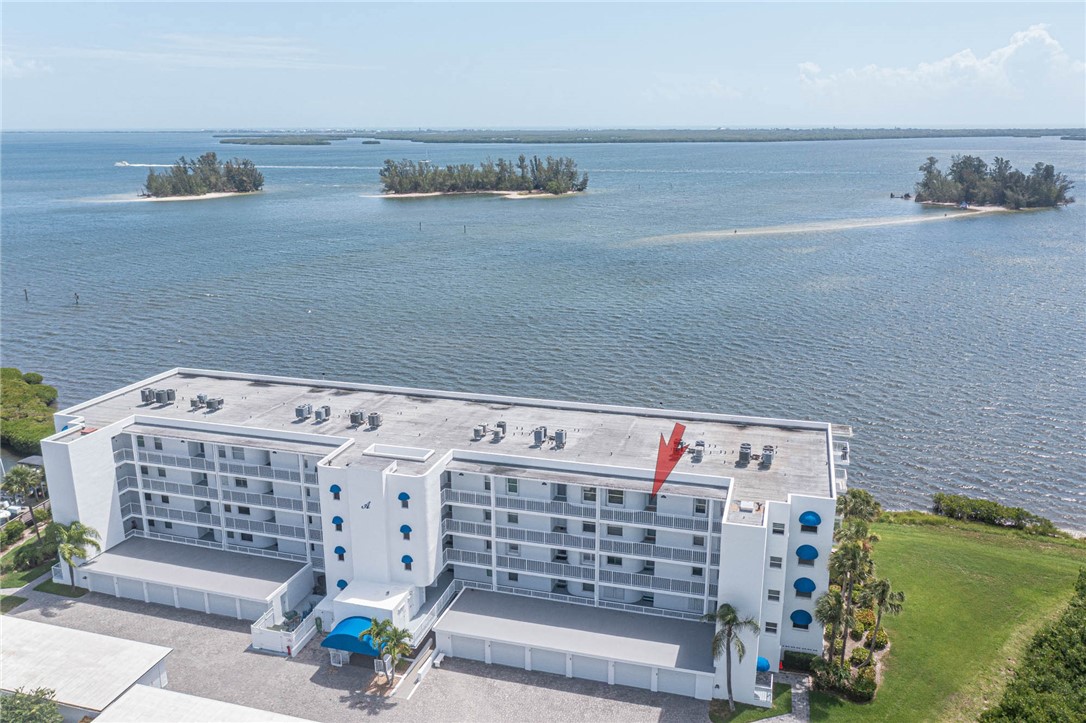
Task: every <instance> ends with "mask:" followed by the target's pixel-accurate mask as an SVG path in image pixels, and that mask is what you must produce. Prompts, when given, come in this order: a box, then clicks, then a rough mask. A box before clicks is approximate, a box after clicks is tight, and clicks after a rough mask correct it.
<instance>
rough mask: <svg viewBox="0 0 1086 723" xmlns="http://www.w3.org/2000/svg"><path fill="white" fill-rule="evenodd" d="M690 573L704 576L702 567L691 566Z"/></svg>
mask: <svg viewBox="0 0 1086 723" xmlns="http://www.w3.org/2000/svg"><path fill="white" fill-rule="evenodd" d="M690 574H691V575H693V576H694V577H705V568H704V567H692V568H690Z"/></svg>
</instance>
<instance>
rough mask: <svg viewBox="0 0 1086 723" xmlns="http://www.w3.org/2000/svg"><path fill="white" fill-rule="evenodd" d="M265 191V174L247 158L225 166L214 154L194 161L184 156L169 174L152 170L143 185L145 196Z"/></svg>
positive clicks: (210, 153) (236, 159) (171, 168)
mask: <svg viewBox="0 0 1086 723" xmlns="http://www.w3.org/2000/svg"><path fill="white" fill-rule="evenodd" d="M263 187H264V174H262V173H261V172H260V171H258V170H257V168H256V166H255V165H253V162H252V161H250V160H249V159H248V158H235V159H234V160H232V161H226V163H222V162H221V161H219V159H218V157H217V156H216V155H215V153H214V152H208V153H205V154H204V155H202V156H200V157H199V158H197V159H195V160H188V159H186V158H185V157H184V156H181V158H179V159H178V160H177V162H176V163H174V164H173V165H172V166H171V167H170V168H169V170H166V171H163V172H162V173H156V172H155V169H153V168H152V169H151V170H150V171H149V172H148V173H147V182H146V183H145V184H144V188H145V195H147V196H152V197H154V198H162V197H164V196H203V195H204V194H206V193H249V192H251V191H259V190H260V189H261V188H263Z"/></svg>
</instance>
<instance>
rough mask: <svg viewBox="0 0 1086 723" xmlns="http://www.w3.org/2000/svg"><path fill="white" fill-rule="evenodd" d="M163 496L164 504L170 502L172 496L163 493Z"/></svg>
mask: <svg viewBox="0 0 1086 723" xmlns="http://www.w3.org/2000/svg"><path fill="white" fill-rule="evenodd" d="M161 497H162V504H164V505H168V504H170V498H169V496H168V495H161Z"/></svg>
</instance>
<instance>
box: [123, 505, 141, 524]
mask: <svg viewBox="0 0 1086 723" xmlns="http://www.w3.org/2000/svg"><path fill="white" fill-rule="evenodd" d="M142 514H143V510H142V509H141V508H140V506H139V504H138V503H131V502H130V503H128V504H127V505H121V519H122V520H123V519H124V518H126V517H133V516H135V517H139V516H141V515H142Z"/></svg>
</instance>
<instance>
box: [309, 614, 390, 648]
mask: <svg viewBox="0 0 1086 723" xmlns="http://www.w3.org/2000/svg"><path fill="white" fill-rule="evenodd" d="M371 622H372V621H371V620H370V619H369V618H364V617H361V616H359V617H353V618H346V619H345V620H340V621H339V623H338V624H337V625H336V627H334V628H333V629H332V632H330V633H328V637H327V638H325V639H324V642H323V643H321V647H322V648H334V649H335V650H346V651H348V652H351V653H362V654H363V655H368V656H370V657H371V658H376V657H377V648H375V647H373V638H371V637H370V636H369V635H362V634H363V633H365V632H366V631H367V630H369V629H370V623H371ZM359 635H362V639H361V640H360V639H359V637H358V636H359Z"/></svg>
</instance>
